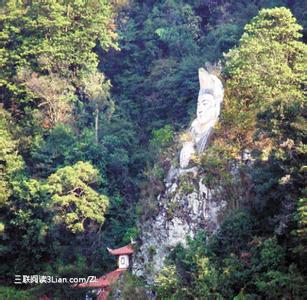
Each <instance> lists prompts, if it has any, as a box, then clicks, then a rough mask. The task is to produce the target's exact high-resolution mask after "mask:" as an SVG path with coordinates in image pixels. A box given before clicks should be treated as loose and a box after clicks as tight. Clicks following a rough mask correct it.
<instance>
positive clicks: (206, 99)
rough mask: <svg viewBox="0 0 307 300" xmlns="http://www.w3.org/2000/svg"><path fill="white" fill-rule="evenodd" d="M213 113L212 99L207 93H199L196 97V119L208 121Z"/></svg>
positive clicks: (213, 104)
mask: <svg viewBox="0 0 307 300" xmlns="http://www.w3.org/2000/svg"><path fill="white" fill-rule="evenodd" d="M214 111H215V103H214V97H213V95H212V94H209V93H207V92H204V93H201V94H200V95H199V96H198V103H197V119H199V120H200V121H201V120H202V119H208V117H209V116H210V115H211V114H213V113H214Z"/></svg>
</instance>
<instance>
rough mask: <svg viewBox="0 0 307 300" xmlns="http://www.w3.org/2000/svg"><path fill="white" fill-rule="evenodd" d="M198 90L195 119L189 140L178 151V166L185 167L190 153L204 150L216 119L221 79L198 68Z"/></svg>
mask: <svg viewBox="0 0 307 300" xmlns="http://www.w3.org/2000/svg"><path fill="white" fill-rule="evenodd" d="M198 77H199V84H200V90H199V94H198V100H197V114H196V119H194V121H193V122H192V125H191V127H190V131H189V133H188V135H189V141H188V142H184V144H183V148H182V150H181V153H180V167H181V168H187V167H188V165H189V162H190V159H191V157H192V155H193V154H194V153H195V152H197V153H201V152H202V151H204V149H205V147H206V145H207V142H208V139H209V136H210V133H211V131H212V129H213V127H214V125H215V124H216V122H217V121H218V117H219V114H220V108H221V103H222V102H223V96H224V89H223V85H222V83H221V81H220V80H219V79H218V78H217V77H216V76H214V75H211V74H209V73H208V72H207V71H206V70H205V69H203V68H200V69H199V70H198Z"/></svg>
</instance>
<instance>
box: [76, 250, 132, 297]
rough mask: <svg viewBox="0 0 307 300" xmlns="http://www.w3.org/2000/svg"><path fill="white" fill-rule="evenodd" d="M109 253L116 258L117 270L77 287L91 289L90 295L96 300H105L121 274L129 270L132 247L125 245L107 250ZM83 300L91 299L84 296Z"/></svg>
mask: <svg viewBox="0 0 307 300" xmlns="http://www.w3.org/2000/svg"><path fill="white" fill-rule="evenodd" d="M107 249H108V251H109V253H110V254H112V255H115V256H117V264H118V268H117V269H116V270H114V271H112V272H109V273H107V274H106V275H103V276H101V277H99V278H98V279H97V281H95V282H90V283H81V284H79V285H78V287H80V288H92V289H93V291H92V293H95V294H96V295H97V300H107V299H108V296H109V294H110V292H111V290H112V287H113V285H114V284H115V283H116V281H117V280H118V279H119V278H120V276H121V275H122V273H123V272H124V271H126V270H127V269H128V268H129V264H130V257H131V255H132V254H133V252H134V250H133V247H132V245H126V246H124V247H121V248H117V249H110V248H107ZM85 300H92V298H91V297H90V296H88V295H86V298H85Z"/></svg>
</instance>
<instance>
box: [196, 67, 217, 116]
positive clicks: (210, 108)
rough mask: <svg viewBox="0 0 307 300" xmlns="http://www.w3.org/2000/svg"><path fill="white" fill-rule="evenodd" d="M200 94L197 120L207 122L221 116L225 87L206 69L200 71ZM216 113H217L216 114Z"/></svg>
mask: <svg viewBox="0 0 307 300" xmlns="http://www.w3.org/2000/svg"><path fill="white" fill-rule="evenodd" d="M198 78H199V85H200V89H199V94H198V103H197V119H198V120H199V121H200V122H201V121H202V120H203V121H204V122H206V120H207V119H208V117H209V118H210V116H212V117H213V116H215V117H217V116H218V114H219V107H220V104H221V102H222V101H223V86H222V83H221V81H220V80H219V79H218V78H217V77H216V76H214V75H211V74H209V73H208V72H207V71H206V70H205V69H204V68H200V69H199V70H198ZM215 111H216V113H215Z"/></svg>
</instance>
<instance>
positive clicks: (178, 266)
mask: <svg viewBox="0 0 307 300" xmlns="http://www.w3.org/2000/svg"><path fill="white" fill-rule="evenodd" d="M306 6H307V5H306V1H304V0H297V1H290V0H289V1H288V0H287V1H286V0H268V1H261V0H253V1H250V0H249V1H247V0H242V1H235V0H207V1H200V0H191V1H181V0H159V1H151V0H148V1H136V0H118V1H116V0H114V1H107V0H89V1H85V0H78V1H71V0H65V1H64V0H59V1H53V0H45V1H40V0H37V1H26V0H21V1H16V0H6V1H0V11H1V13H0V101H1V104H0V234H1V243H0V253H1V265H0V275H1V277H0V278H1V283H0V299H9V300H10V299H12V300H13V299H26V300H27V299H38V298H39V297H40V296H42V295H48V297H50V299H84V297H85V296H84V295H85V292H84V291H83V290H79V289H74V288H71V286H69V285H61V284H50V285H48V284H41V285H39V284H23V285H16V284H14V278H15V275H16V274H24V275H26V274H47V275H54V276H59V277H81V276H82V277H83V276H87V275H95V276H97V277H98V276H101V275H102V274H104V273H105V272H108V271H110V270H111V269H112V268H114V262H115V261H114V260H113V258H112V257H110V256H109V255H108V253H107V250H106V248H107V247H110V248H116V247H119V246H124V245H126V244H128V243H130V240H131V239H133V240H135V241H138V238H139V236H140V226H139V224H142V223H144V222H145V221H148V220H150V218H153V217H154V216H155V215H157V213H158V210H159V205H158V200H157V198H159V197H158V196H159V194H161V193H163V191H164V190H165V184H164V183H165V182H164V179H165V177H166V176H167V172H168V171H169V168H170V166H171V164H172V160H174V158H176V157H178V149H179V148H180V147H179V145H180V143H181V141H182V139H183V138H184V132H185V131H186V130H187V129H188V128H189V126H190V123H191V121H192V120H193V119H194V116H195V113H196V99H197V93H198V90H199V83H198V77H197V72H198V69H199V68H201V67H205V68H207V69H208V70H209V71H210V72H214V73H215V74H217V76H218V77H219V78H220V79H221V80H222V82H223V85H224V89H225V95H224V102H223V104H222V109H221V115H220V121H219V123H218V125H217V126H215V129H214V133H213V134H212V136H211V138H210V143H209V146H208V147H207V148H206V149H205V151H204V152H203V153H201V154H199V155H195V156H194V157H193V162H192V163H193V165H194V166H197V168H198V170H199V172H200V173H201V174H202V176H203V178H204V179H203V181H204V183H205V184H206V186H208V187H218V191H219V197H220V198H221V199H222V200H223V201H225V202H226V203H227V205H226V206H227V212H226V213H225V214H224V215H223V217H222V218H221V220H220V226H219V229H218V230H217V231H215V232H214V233H213V234H211V233H210V234H209V233H208V232H207V231H206V228H205V227H201V226H200V227H199V229H198V231H197V234H196V235H195V236H194V237H193V238H188V239H187V244H186V245H185V246H183V245H180V244H178V245H177V246H176V247H175V248H174V249H171V251H170V254H169V256H168V257H167V260H166V262H165V266H164V268H163V269H162V270H161V272H160V273H159V274H158V276H157V277H156V280H155V284H154V285H152V286H148V285H146V282H145V281H144V279H143V278H140V277H137V276H135V275H134V274H132V273H131V272H127V274H125V277H124V280H123V281H122V282H121V283H120V286H117V289H120V290H121V299H131V300H132V299H133V300H134V299H141V300H143V299H144V300H146V299H151V298H150V297H153V295H154V297H156V299H237V300H239V299H304V298H305V297H306V293H307V291H306V282H305V280H304V279H305V276H306V267H305V266H306V263H307V261H306V240H307V228H306V225H307V219H306V211H307V200H306V199H307V194H306V193H307V192H306V128H307V126H306V105H305V103H306V102H305V101H306V94H304V87H305V84H306V68H307V63H306V57H307V55H306V54H307V46H306V40H307V31H306V30H307V29H306V27H307V24H306V20H307V18H306V14H307V7H306ZM246 155H247V156H248V160H246ZM234 170H235V172H234ZM182 178H183V179H182V180H181V188H182V193H183V194H184V193H188V192H189V189H190V186H189V182H190V180H191V179H190V178H187V177H182ZM174 210H176V206H174V207H172V208H171V210H170V213H172V212H173V211H174ZM136 251H137V248H136ZM154 251H155V249H152V252H154ZM148 291H150V293H149V292H148ZM110 297H111V298H112V294H111V296H110ZM114 297H115V296H114ZM114 299H115V298H114Z"/></svg>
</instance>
